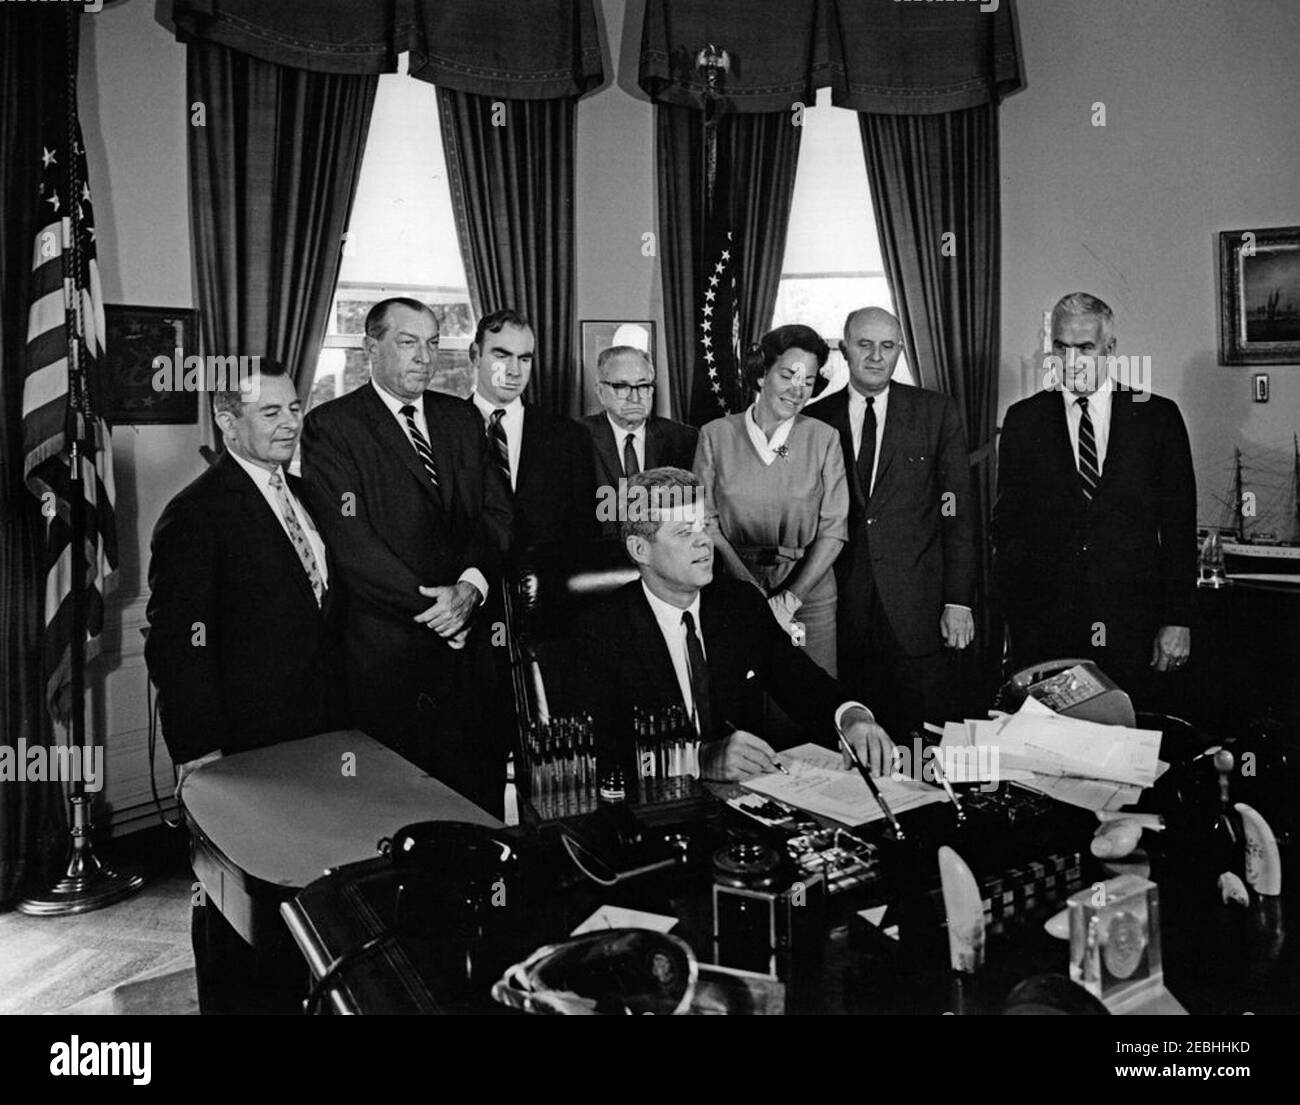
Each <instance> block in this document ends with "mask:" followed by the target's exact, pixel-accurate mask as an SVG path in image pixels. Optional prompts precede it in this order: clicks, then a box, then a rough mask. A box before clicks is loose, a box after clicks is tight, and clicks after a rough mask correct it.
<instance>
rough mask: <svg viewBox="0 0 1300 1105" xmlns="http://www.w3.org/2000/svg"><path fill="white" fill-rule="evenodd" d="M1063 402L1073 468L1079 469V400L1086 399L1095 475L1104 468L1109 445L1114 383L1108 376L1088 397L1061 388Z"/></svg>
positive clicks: (1080, 419)
mask: <svg viewBox="0 0 1300 1105" xmlns="http://www.w3.org/2000/svg"><path fill="white" fill-rule="evenodd" d="M1061 396H1062V398H1064V400H1065V425H1066V427H1067V428H1068V429H1069V431H1070V449H1071V451H1072V452H1073V453H1074V466H1075V467H1076V468H1078V467H1079V424H1080V423H1081V422H1082V421H1083V411H1082V410H1080V409H1079V400H1080V399H1083V398H1087V400H1088V417H1089V418H1091V419H1092V436H1093V438H1094V439H1095V440H1096V442H1097V475H1099V476H1100V475H1101V473H1102V472H1103V471H1105V468H1106V446H1107V445H1108V444H1109V443H1110V408H1111V400H1112V399H1113V398H1114V396H1115V381H1114V380H1112V379H1111V378H1110V376H1109V375H1108V376H1107V377H1106V379H1105V380H1104V381H1102V383H1101V385H1100V386H1099V387H1098V388H1097V390H1096V391H1094V392H1093V393H1092V394H1091V395H1089V396H1086V397H1085V396H1082V395H1076V394H1075V393H1074V392H1072V391H1071V390H1070V389H1069V388H1067V387H1062V388H1061Z"/></svg>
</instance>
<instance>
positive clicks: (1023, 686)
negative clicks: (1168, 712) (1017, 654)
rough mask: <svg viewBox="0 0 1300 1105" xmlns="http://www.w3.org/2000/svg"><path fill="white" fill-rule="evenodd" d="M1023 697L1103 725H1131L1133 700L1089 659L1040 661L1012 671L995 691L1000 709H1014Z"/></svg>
mask: <svg viewBox="0 0 1300 1105" xmlns="http://www.w3.org/2000/svg"><path fill="white" fill-rule="evenodd" d="M1026 698H1035V699H1037V700H1038V701H1039V702H1041V703H1042V704H1043V705H1044V706H1047V707H1049V708H1050V709H1052V710H1055V711H1056V712H1057V713H1058V714H1064V715H1065V716H1066V717H1077V718H1082V719H1084V720H1085V721H1096V722H1100V723H1102V724H1103V725H1129V726H1131V725H1133V724H1134V722H1135V720H1136V716H1135V714H1134V712H1133V701H1132V699H1130V698H1129V696H1128V695H1127V694H1126V693H1125V692H1124V691H1122V690H1120V688H1119V686H1118V685H1117V684H1116V683H1115V682H1114V680H1112V679H1111V678H1110V677H1109V676H1107V675H1106V673H1105V672H1104V671H1102V670H1101V668H1099V667H1097V665H1096V664H1094V663H1093V662H1092V661H1091V660H1081V659H1062V660H1044V661H1042V662H1040V663H1037V664H1031V665H1030V666H1029V667H1027V668H1022V669H1021V670H1020V671H1018V672H1016V673H1015V675H1013V676H1012V677H1011V678H1010V679H1009V680H1007V682H1006V683H1004V684H1003V686H1002V689H1001V691H999V692H998V705H999V707H1000V708H1001V709H1003V710H1008V711H1011V710H1018V709H1019V708H1020V706H1021V704H1022V703H1023V702H1024V701H1025V699H1026Z"/></svg>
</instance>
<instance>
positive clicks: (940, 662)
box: [805, 307, 975, 736]
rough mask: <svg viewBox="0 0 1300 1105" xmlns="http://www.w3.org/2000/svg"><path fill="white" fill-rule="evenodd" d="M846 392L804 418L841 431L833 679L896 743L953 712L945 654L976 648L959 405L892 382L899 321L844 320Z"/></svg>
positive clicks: (899, 346)
mask: <svg viewBox="0 0 1300 1105" xmlns="http://www.w3.org/2000/svg"><path fill="white" fill-rule="evenodd" d="M840 350H841V352H842V353H843V354H844V358H845V360H846V361H847V362H848V366H849V382H848V385H847V386H846V387H845V388H844V389H843V390H842V391H840V392H837V393H836V394H834V395H831V396H828V397H827V398H825V399H823V400H821V401H819V402H817V403H814V404H812V405H810V406H809V407H807V408H805V413H807V414H808V415H809V416H811V417H813V418H820V419H821V420H822V421H824V422H827V423H829V424H830V425H831V426H833V427H834V428H835V429H836V430H838V431H839V436H840V444H841V446H842V448H843V451H844V465H845V468H846V469H847V470H848V473H849V543H848V547H847V548H846V549H845V550H844V552H843V553H841V554H840V557H839V559H838V560H837V561H836V562H835V573H836V577H837V582H838V584H839V608H838V612H837V622H838V626H839V664H840V678H841V679H843V680H844V681H845V682H846V683H847V684H848V685H849V687H850V688H854V689H857V690H858V691H859V693H865V692H866V691H867V690H868V689H871V690H872V691H873V692H876V693H877V695H878V697H877V698H876V699H875V700H873V709H875V710H876V712H877V713H878V714H879V716H880V718H881V721H882V722H883V723H884V725H885V726H886V728H888V729H889V730H890V732H893V733H902V734H903V735H904V736H906V735H908V734H909V733H911V732H912V731H913V730H914V729H915V728H916V727H917V726H919V725H920V724H921V723H922V722H925V721H943V720H945V719H949V718H952V717H954V716H957V715H959V714H960V712H961V709H960V707H961V702H960V695H959V694H958V693H957V690H956V683H955V675H954V672H953V664H952V662H951V652H952V651H953V650H960V649H964V648H966V647H967V646H968V645H969V644H970V642H971V641H972V639H973V638H974V632H975V625H974V618H973V615H972V611H971V604H972V603H973V601H974V593H975V550H974V515H973V513H972V506H973V503H972V499H971V494H970V464H969V459H968V454H967V450H966V435H965V432H964V430H963V429H962V423H961V414H960V412H959V411H958V409H957V404H956V403H955V402H954V401H953V400H952V399H951V398H950V397H949V396H946V395H942V394H941V393H939V392H937V391H928V390H926V389H924V388H919V387H912V386H910V385H908V384H901V383H898V382H896V381H894V379H893V375H894V370H895V369H896V368H897V366H898V359H899V357H900V356H901V355H902V352H903V336H902V327H901V326H900V325H899V322H898V319H897V318H895V317H894V316H893V315H892V314H890V313H889V312H888V311H885V310H882V309H881V308H878V307H866V308H862V309H861V310H857V311H854V312H853V313H852V314H850V315H849V317H848V318H847V319H846V320H845V323H844V338H843V341H841V343H840Z"/></svg>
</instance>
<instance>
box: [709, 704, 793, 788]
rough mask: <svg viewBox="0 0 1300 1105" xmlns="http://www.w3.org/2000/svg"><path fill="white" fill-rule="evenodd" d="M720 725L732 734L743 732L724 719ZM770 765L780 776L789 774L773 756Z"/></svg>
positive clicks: (787, 769) (732, 722)
mask: <svg viewBox="0 0 1300 1105" xmlns="http://www.w3.org/2000/svg"><path fill="white" fill-rule="evenodd" d="M722 724H723V725H725V726H726V727H727V728H728V729H730V730H731V731H732V732H733V733H739V732H743V730H742V729H741V728H740V726H739V725H737V724H736V723H735V722H734V721H728V720H727V719H726V718H723V719H722ZM772 763H773V764H775V765H776V769H777V771H779V772H780V773H781V774H782V775H789V774H790V769H789V768H788V767H786V766H785V764H783V763H782V762H781V761H780V760H778V759H777V758H776V757H775V756H773V757H772Z"/></svg>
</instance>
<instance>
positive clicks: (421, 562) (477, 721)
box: [302, 299, 512, 813]
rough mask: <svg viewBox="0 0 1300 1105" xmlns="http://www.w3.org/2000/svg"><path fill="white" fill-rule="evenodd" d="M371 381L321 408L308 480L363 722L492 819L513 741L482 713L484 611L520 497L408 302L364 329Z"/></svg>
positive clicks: (313, 415) (380, 307)
mask: <svg viewBox="0 0 1300 1105" xmlns="http://www.w3.org/2000/svg"><path fill="white" fill-rule="evenodd" d="M365 330H366V337H365V350H366V356H367V358H368V359H369V361H370V372H371V379H370V382H369V383H368V384H363V385H362V386H361V387H359V388H357V389H356V390H355V391H352V392H349V393H348V394H347V395H344V396H342V397H340V398H338V399H335V400H333V401H332V402H329V403H325V404H323V405H322V406H320V407H317V408H315V409H313V410H312V411H311V412H310V413H309V414H308V416H307V421H306V426H305V427H304V429H303V439H302V468H303V480H304V481H305V483H306V485H307V491H308V496H309V499H310V501H311V503H312V508H313V511H314V512H315V514H316V517H317V519H318V520H319V522H320V527H321V531H322V532H323V533H324V534H325V539H326V541H327V543H328V544H329V547H330V552H331V553H332V554H333V555H334V557H335V559H336V561H337V564H338V575H339V577H340V580H341V582H342V584H343V588H344V591H345V592H346V596H347V597H346V602H345V604H344V606H345V611H346V613H345V623H344V657H345V661H346V667H347V685H348V696H349V701H350V704H351V708H352V711H353V720H354V724H355V725H356V726H357V728H358V729H361V730H363V731H364V732H366V733H368V734H369V735H370V736H372V737H374V738H375V739H376V740H379V741H382V742H383V743H384V744H387V745H388V746H389V747H391V748H393V749H394V750H396V751H397V752H400V753H401V754H402V755H404V756H405V757H406V758H407V759H409V760H411V761H412V762H413V763H416V764H418V765H419V766H420V767H422V768H424V769H425V770H426V771H428V772H429V773H430V774H431V775H433V776H435V777H436V778H438V779H441V780H442V781H443V782H445V783H446V784H447V785H448V786H450V787H452V788H453V789H455V790H458V791H460V793H462V794H464V795H465V796H466V797H467V798H470V799H472V800H473V801H475V802H477V803H478V804H479V805H480V806H483V807H484V808H485V809H487V810H488V811H489V812H493V813H500V812H501V810H502V809H503V806H504V801H505V744H504V742H503V740H502V737H501V734H499V733H498V732H496V731H495V730H494V729H493V727H492V725H491V723H490V719H489V718H487V717H486V716H485V713H484V703H485V702H486V701H488V700H489V699H491V698H492V697H493V694H494V691H493V689H492V687H491V683H492V680H493V675H492V658H491V652H492V648H491V637H492V625H491V624H490V622H487V623H485V621H484V618H483V616H482V611H481V606H482V603H483V602H484V600H485V599H486V598H487V597H488V595H489V593H490V591H491V588H492V586H494V580H495V577H496V575H497V571H498V568H499V565H500V560H501V556H502V553H503V551H504V549H505V547H506V543H507V541H508V539H509V533H510V528H511V518H512V511H511V505H510V492H509V488H508V487H507V485H506V483H505V480H504V478H503V476H502V473H501V471H500V469H499V468H498V467H497V465H496V463H495V462H494V461H493V460H492V459H491V458H490V457H489V455H488V445H487V439H486V438H485V436H484V433H483V426H482V423H481V422H480V420H479V418H478V416H477V415H476V414H475V412H474V409H473V408H472V407H470V406H469V405H468V404H466V403H465V402H464V401H463V400H461V399H458V398H456V397H455V396H452V395H443V394H439V393H438V392H434V391H430V390H428V388H429V384H430V383H431V382H432V379H433V368H434V359H435V357H436V354H437V349H438V336H439V335H438V320H437V318H436V316H435V315H434V314H433V312H432V311H431V310H430V309H429V308H428V307H426V306H425V305H424V304H422V303H419V302H417V301H416V300H413V299H387V300H384V301H383V302H381V303H377V304H376V305H375V306H374V307H373V308H372V309H371V310H370V313H369V314H368V315H367V316H366V323H365Z"/></svg>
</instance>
